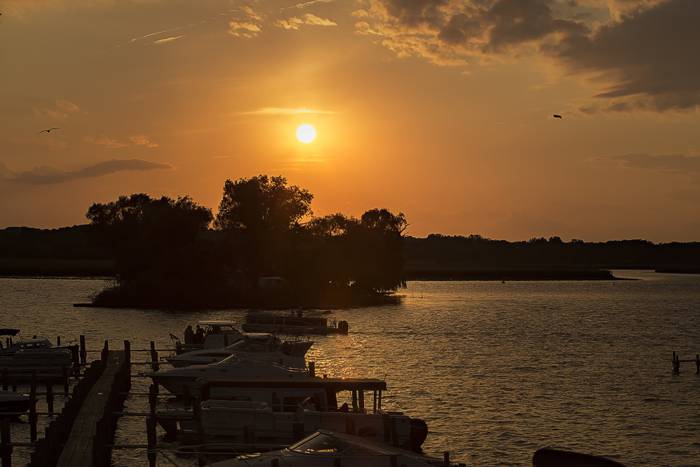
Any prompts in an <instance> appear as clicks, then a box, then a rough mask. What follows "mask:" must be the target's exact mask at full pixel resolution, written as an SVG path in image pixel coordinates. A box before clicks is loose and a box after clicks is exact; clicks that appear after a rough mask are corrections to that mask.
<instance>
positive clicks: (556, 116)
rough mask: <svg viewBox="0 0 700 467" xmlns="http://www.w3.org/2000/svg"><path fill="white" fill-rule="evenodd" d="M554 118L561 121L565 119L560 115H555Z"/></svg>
mask: <svg viewBox="0 0 700 467" xmlns="http://www.w3.org/2000/svg"><path fill="white" fill-rule="evenodd" d="M552 117H554V118H559V119H562V118H564V117H562V116H561V115H559V114H554V115H552Z"/></svg>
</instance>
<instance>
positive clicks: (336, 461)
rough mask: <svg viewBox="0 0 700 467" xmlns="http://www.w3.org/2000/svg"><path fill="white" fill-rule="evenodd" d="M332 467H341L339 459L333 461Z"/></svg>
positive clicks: (341, 463)
mask: <svg viewBox="0 0 700 467" xmlns="http://www.w3.org/2000/svg"><path fill="white" fill-rule="evenodd" d="M333 467H343V461H342V460H340V457H336V458H335V459H333Z"/></svg>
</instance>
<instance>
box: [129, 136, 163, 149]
mask: <svg viewBox="0 0 700 467" xmlns="http://www.w3.org/2000/svg"><path fill="white" fill-rule="evenodd" d="M129 141H131V143H132V144H134V145H136V146H145V147H147V148H157V147H158V146H159V144H158V143H154V142H153V141H151V139H150V138H149V137H148V136H146V135H134V136H129Z"/></svg>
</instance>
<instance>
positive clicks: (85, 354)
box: [80, 334, 87, 365]
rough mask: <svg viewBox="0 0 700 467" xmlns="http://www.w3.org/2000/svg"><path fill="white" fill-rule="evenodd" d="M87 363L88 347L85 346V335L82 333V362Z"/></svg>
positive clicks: (82, 363)
mask: <svg viewBox="0 0 700 467" xmlns="http://www.w3.org/2000/svg"><path fill="white" fill-rule="evenodd" d="M86 363H87V348H86V347H85V336H84V335H83V334H81V335H80V364H81V365H85V364H86Z"/></svg>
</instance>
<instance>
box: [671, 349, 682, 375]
mask: <svg viewBox="0 0 700 467" xmlns="http://www.w3.org/2000/svg"><path fill="white" fill-rule="evenodd" d="M680 372H681V361H680V357H678V355H677V354H676V352H673V374H674V375H678V374H680Z"/></svg>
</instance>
